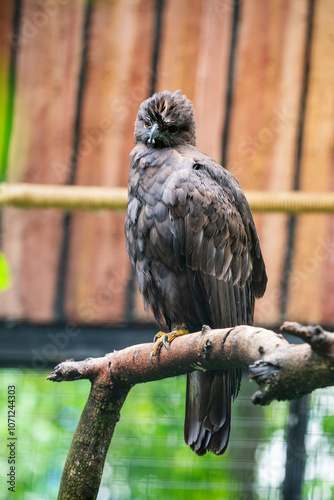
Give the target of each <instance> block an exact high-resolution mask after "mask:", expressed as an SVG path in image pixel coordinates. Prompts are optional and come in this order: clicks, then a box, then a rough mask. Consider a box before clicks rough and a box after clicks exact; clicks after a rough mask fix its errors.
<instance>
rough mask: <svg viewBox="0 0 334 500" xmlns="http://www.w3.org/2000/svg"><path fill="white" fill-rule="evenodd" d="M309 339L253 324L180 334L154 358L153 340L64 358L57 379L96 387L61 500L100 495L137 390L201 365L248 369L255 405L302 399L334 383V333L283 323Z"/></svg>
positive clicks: (65, 476) (71, 454)
mask: <svg viewBox="0 0 334 500" xmlns="http://www.w3.org/2000/svg"><path fill="white" fill-rule="evenodd" d="M281 329H282V330H284V331H287V332H289V333H290V334H292V335H296V336H298V337H300V338H302V339H303V340H305V342H306V343H305V344H298V345H295V344H289V342H288V341H287V340H285V339H284V337H283V336H282V335H281V334H278V335H277V334H276V333H275V332H273V331H271V330H266V329H264V328H256V327H251V326H245V325H243V326H237V327H234V328H225V329H220V330H211V329H210V328H208V327H203V330H202V331H201V332H197V333H192V334H190V335H185V336H182V337H178V338H177V339H175V340H174V341H173V342H172V344H170V346H169V349H168V350H167V349H165V348H164V347H163V348H162V350H161V352H160V355H159V356H158V357H154V358H153V362H151V361H150V354H151V351H152V344H141V345H136V346H132V347H128V348H126V349H123V350H122V351H118V352H114V353H110V354H106V355H105V356H104V357H103V358H88V359H86V360H85V361H79V362H75V361H74V360H68V361H65V362H63V363H61V364H59V365H58V366H56V368H55V369H54V371H53V372H52V373H51V374H50V375H49V376H48V379H49V380H53V381H56V382H62V381H65V380H67V381H70V380H79V379H89V380H90V381H91V383H92V387H91V392H90V395H89V398H88V401H87V403H86V406H85V408H84V410H83V413H82V416H81V419H80V422H79V424H78V428H77V430H76V432H75V435H74V438H73V442H72V445H71V449H70V452H69V455H68V457H67V461H66V464H65V468H64V473H63V477H62V481H61V485H60V490H59V496H58V499H61V500H64V499H66V500H67V499H76V498H84V499H95V498H96V496H97V493H98V489H99V485H100V481H101V477H102V472H103V466H104V461H105V457H106V454H107V451H108V448H109V444H110V441H111V438H112V435H113V432H114V429H115V425H116V423H117V421H118V420H119V413H120V410H121V407H122V405H123V403H124V401H125V399H126V396H127V394H128V392H129V390H130V389H131V387H132V386H133V385H135V384H138V383H143V382H149V381H152V380H159V379H163V378H167V377H173V376H176V375H181V374H183V373H186V372H189V371H193V370H196V369H202V370H203V369H205V370H216V369H221V368H237V367H238V368H243V369H248V370H249V373H250V377H251V378H252V379H253V380H255V381H256V382H257V383H258V385H259V388H258V390H257V391H256V392H255V394H254V395H253V398H252V400H253V403H254V404H260V405H266V404H269V403H270V402H271V401H273V400H274V399H277V400H286V399H296V398H298V397H300V396H302V395H304V394H307V393H309V392H312V391H313V390H315V389H317V388H320V387H327V386H331V385H334V334H333V333H330V332H326V331H324V330H323V329H322V328H321V327H320V326H316V327H304V326H302V325H299V324H298V323H284V325H283V326H282V328H281ZM232 428H233V422H232Z"/></svg>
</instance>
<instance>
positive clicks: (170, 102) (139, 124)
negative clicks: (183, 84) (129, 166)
mask: <svg viewBox="0 0 334 500" xmlns="http://www.w3.org/2000/svg"><path fill="white" fill-rule="evenodd" d="M195 142H196V135H195V116H194V110H193V107H192V102H191V101H189V99H187V98H186V96H184V95H182V92H181V90H177V91H176V92H174V93H173V94H172V93H171V92H169V91H168V90H165V91H164V92H159V93H157V94H154V95H153V96H152V97H150V98H149V99H146V101H144V102H142V104H141V105H140V108H139V112H138V116H137V119H136V123H135V143H136V144H138V143H144V144H147V145H148V146H151V147H154V148H175V147H177V146H181V145H183V144H192V145H195Z"/></svg>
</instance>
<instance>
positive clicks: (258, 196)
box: [0, 183, 334, 214]
mask: <svg viewBox="0 0 334 500" xmlns="http://www.w3.org/2000/svg"><path fill="white" fill-rule="evenodd" d="M245 194H246V197H247V199H248V202H249V205H250V207H251V209H252V211H253V212H282V213H294V214H298V213H299V214H302V213H311V212H312V213H332V212H334V193H329V192H324V193H311V192H305V191H304V192H301V191H277V192H275V191H273V192H270V193H268V192H261V191H247V192H246V193H245ZM126 203H127V188H121V187H118V188H105V187H85V186H57V185H56V186H50V185H44V184H7V183H2V184H0V206H14V207H19V208H62V209H64V210H101V209H108V210H125V209H126Z"/></svg>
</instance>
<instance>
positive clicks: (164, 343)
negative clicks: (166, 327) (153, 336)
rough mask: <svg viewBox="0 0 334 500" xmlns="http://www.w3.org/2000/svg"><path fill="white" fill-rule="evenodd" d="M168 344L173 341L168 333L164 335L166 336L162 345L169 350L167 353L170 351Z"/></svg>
mask: <svg viewBox="0 0 334 500" xmlns="http://www.w3.org/2000/svg"><path fill="white" fill-rule="evenodd" d="M167 342H171V341H170V340H169V337H168V334H167V333H166V335H164V336H163V337H162V343H163V345H164V346H165V347H166V349H167V351H168V350H169V349H168V344H167Z"/></svg>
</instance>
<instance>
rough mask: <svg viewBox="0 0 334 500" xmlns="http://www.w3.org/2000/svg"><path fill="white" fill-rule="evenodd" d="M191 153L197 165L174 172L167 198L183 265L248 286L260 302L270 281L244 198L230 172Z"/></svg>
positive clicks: (208, 275) (169, 183)
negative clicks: (268, 280)
mask: <svg viewBox="0 0 334 500" xmlns="http://www.w3.org/2000/svg"><path fill="white" fill-rule="evenodd" d="M192 150H195V151H196V156H195V155H194V157H193V161H192V162H191V163H190V164H189V162H188V161H187V162H186V165H187V167H186V168H180V169H178V170H174V171H173V173H172V174H171V175H170V177H169V179H168V181H167V182H166V185H165V188H164V191H163V197H162V202H163V203H164V205H166V206H167V207H168V210H169V213H170V224H171V229H172V233H173V249H174V255H175V258H176V260H177V262H178V265H179V267H180V268H181V269H182V268H186V269H187V270H190V271H194V272H197V273H198V272H199V273H200V274H201V275H202V276H207V277H210V276H211V277H215V279H216V280H218V281H223V282H230V283H231V284H233V285H237V286H238V287H240V288H244V287H245V286H246V283H249V285H250V286H251V287H252V291H253V293H254V295H255V296H256V297H260V296H262V295H263V293H264V290H265V287H266V281H267V278H266V273H265V266H264V263H263V259H262V255H261V249H260V245H259V240H258V235H257V232H256V229H255V225H254V221H253V217H252V215H251V212H250V209H249V205H248V203H247V200H246V198H245V195H244V193H243V191H242V190H241V188H240V186H239V184H238V182H237V181H236V179H235V178H234V177H233V176H232V175H231V174H230V173H229V172H227V171H226V170H225V169H223V168H222V167H221V166H220V165H218V164H217V163H215V162H214V161H213V160H210V159H209V158H208V157H207V156H206V155H205V154H204V153H201V152H199V150H197V149H196V148H191V151H192ZM189 165H190V166H189ZM209 281H210V284H211V285H212V279H209ZM217 319H218V318H217ZM220 326H222V325H220Z"/></svg>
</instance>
